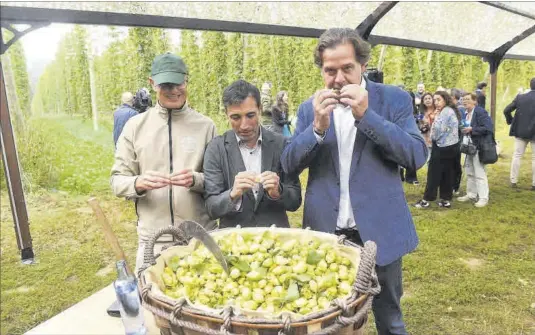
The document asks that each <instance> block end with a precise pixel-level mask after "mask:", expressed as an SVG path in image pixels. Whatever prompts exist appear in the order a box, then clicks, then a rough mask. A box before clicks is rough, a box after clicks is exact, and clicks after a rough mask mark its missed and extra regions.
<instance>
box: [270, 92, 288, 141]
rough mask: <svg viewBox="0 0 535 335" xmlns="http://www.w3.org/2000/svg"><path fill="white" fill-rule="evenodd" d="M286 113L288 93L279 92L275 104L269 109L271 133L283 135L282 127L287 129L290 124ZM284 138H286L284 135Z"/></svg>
mask: <svg viewBox="0 0 535 335" xmlns="http://www.w3.org/2000/svg"><path fill="white" fill-rule="evenodd" d="M288 113H289V109H288V92H286V91H280V92H279V93H277V98H276V101H275V104H274V105H273V106H272V107H271V116H272V126H271V131H273V132H275V133H277V134H283V130H284V127H285V126H286V127H288V125H289V124H290V122H289V121H288ZM283 135H284V134H283ZM285 137H288V136H286V135H285Z"/></svg>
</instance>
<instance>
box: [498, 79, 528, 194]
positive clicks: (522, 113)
mask: <svg viewBox="0 0 535 335" xmlns="http://www.w3.org/2000/svg"><path fill="white" fill-rule="evenodd" d="M529 86H530V91H528V92H527V93H523V94H519V95H517V96H516V97H515V99H514V100H513V102H511V103H510V104H509V105H507V107H505V109H504V110H503V113H504V115H505V120H506V121H507V124H509V125H511V128H510V130H509V136H513V137H514V138H515V149H514V154H513V160H512V161H511V175H510V178H511V187H513V188H516V187H517V185H516V184H517V182H518V172H519V170H520V159H521V158H522V156H523V155H524V152H525V151H526V147H527V146H528V143H531V170H532V178H533V179H532V184H531V190H532V191H535V77H534V78H532V79H531V81H530V83H529ZM515 110H516V112H515V116H514V117H513V116H511V114H512V113H513V111H515Z"/></svg>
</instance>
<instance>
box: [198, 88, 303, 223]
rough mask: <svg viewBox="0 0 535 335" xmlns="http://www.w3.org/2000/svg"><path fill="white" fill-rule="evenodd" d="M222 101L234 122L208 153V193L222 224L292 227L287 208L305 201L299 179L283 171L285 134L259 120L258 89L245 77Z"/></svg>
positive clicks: (208, 202) (209, 207)
mask: <svg viewBox="0 0 535 335" xmlns="http://www.w3.org/2000/svg"><path fill="white" fill-rule="evenodd" d="M223 105H224V106H225V111H226V114H227V118H228V120H229V122H230V125H231V126H232V129H231V130H228V131H227V132H225V133H224V134H223V135H221V136H218V137H216V138H214V139H213V140H212V141H211V142H210V144H208V147H207V148H206V153H205V154H204V166H203V170H204V189H205V190H204V198H205V201H206V208H207V210H208V213H209V214H210V217H211V218H212V219H219V228H228V227H235V226H236V225H241V226H242V227H269V226H271V225H277V226H278V227H287V228H288V227H290V223H289V221H288V216H287V215H286V211H291V212H294V211H296V210H297V209H298V208H299V206H301V183H300V181H299V177H298V176H296V175H294V176H293V177H291V176H289V175H287V174H285V173H284V172H283V171H282V167H281V163H280V156H281V154H282V151H283V150H284V147H285V145H286V140H285V139H284V137H282V136H281V135H280V134H277V133H274V132H271V131H267V130H266V129H265V128H264V127H262V126H261V125H260V108H261V107H260V92H259V91H258V88H256V87H255V86H254V85H252V84H250V83H248V82H246V81H245V80H238V81H235V82H234V83H232V84H230V85H229V86H228V87H227V88H225V91H224V92H223Z"/></svg>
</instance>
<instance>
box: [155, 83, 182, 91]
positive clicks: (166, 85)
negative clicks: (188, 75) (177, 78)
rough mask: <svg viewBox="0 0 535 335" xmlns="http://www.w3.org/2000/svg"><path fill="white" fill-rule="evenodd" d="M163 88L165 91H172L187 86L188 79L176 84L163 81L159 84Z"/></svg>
mask: <svg viewBox="0 0 535 335" xmlns="http://www.w3.org/2000/svg"><path fill="white" fill-rule="evenodd" d="M158 86H159V87H160V88H161V89H162V90H165V91H172V90H174V89H175V88H184V86H186V81H184V82H183V83H182V84H174V83H161V84H160V85H158Z"/></svg>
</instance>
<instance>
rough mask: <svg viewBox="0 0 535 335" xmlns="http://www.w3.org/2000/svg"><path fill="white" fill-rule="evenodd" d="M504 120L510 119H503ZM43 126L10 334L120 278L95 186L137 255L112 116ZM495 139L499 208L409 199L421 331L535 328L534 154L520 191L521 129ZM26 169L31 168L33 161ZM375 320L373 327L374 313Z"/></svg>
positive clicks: (10, 271) (5, 219) (409, 288)
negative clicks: (104, 122) (41, 177)
mask: <svg viewBox="0 0 535 335" xmlns="http://www.w3.org/2000/svg"><path fill="white" fill-rule="evenodd" d="M498 110H501V109H498ZM498 124H501V125H503V124H504V122H503V117H501V118H499V120H498ZM33 125H34V126H35V125H39V130H40V131H41V134H42V136H45V137H46V138H45V139H44V141H43V142H42V143H46V144H47V145H48V146H47V147H45V146H44V144H43V148H40V147H37V148H36V149H35V150H37V151H39V150H41V151H44V152H51V153H53V155H51V156H50V157H49V158H48V161H47V162H48V163H49V164H51V165H53V166H56V167H58V168H59V170H58V172H57V173H56V174H55V184H54V185H55V186H54V188H53V189H47V190H44V189H42V188H39V187H37V186H35V185H34V187H32V188H31V189H32V191H31V192H30V193H28V194H27V195H26V200H27V206H28V210H29V216H30V220H31V233H32V237H33V246H34V251H35V253H36V256H37V264H36V265H32V266H23V265H21V264H20V258H19V257H20V256H19V252H18V249H17V244H16V241H15V237H14V230H13V221H12V217H11V212H10V208H9V201H8V198H7V194H6V191H5V185H4V186H2V187H3V188H2V194H1V240H0V241H1V244H0V246H1V250H0V252H1V277H0V279H1V333H2V334H21V333H23V332H25V331H27V330H29V329H31V328H33V327H34V326H36V325H38V324H39V323H41V322H43V321H44V320H46V319H48V318H50V317H52V316H54V315H56V314H57V313H59V312H61V311H62V310H64V309H66V308H68V307H69V306H71V305H73V304H75V303H76V302H78V301H80V300H82V299H84V298H86V297H88V296H90V295H91V294H93V293H94V292H96V291H98V290H100V289H101V288H103V287H104V286H106V285H107V284H109V283H111V281H112V280H113V279H114V278H115V271H114V259H113V254H112V252H111V250H110V248H109V247H108V246H107V244H106V242H105V241H104V238H103V235H102V233H101V231H100V226H99V225H98V223H96V222H95V219H94V216H93V214H92V211H91V209H90V208H89V206H88V205H87V199H88V198H89V197H90V196H97V197H98V198H99V199H100V200H101V205H102V207H103V209H104V211H105V213H106V214H107V216H108V218H109V219H110V221H111V222H112V225H113V227H114V231H115V232H116V234H117V236H118V238H119V240H120V243H121V245H122V247H123V249H124V250H125V253H126V254H127V255H128V258H129V261H130V262H133V260H134V257H135V250H136V240H137V238H136V231H135V212H134V208H133V205H132V203H130V202H127V201H125V200H121V199H117V198H115V197H114V196H113V195H112V194H111V191H110V190H109V187H108V180H109V179H108V177H109V171H110V168H111V165H112V162H113V142H112V136H111V129H110V127H109V125H108V126H105V127H103V129H102V130H101V131H100V132H99V133H97V134H95V133H94V132H93V131H92V128H91V122H90V121H82V120H80V119H77V118H69V117H54V118H41V119H37V120H34V123H33ZM497 139H498V140H500V141H501V146H502V152H503V158H501V159H500V160H499V162H498V163H497V164H495V165H492V166H489V167H488V174H489V184H490V203H489V206H487V207H485V208H483V209H476V208H474V207H473V206H471V205H470V204H459V203H456V202H454V204H453V208H452V209H450V210H445V209H439V208H438V207H437V206H436V205H435V204H432V206H433V208H431V209H428V210H416V209H414V208H413V209H411V210H412V213H413V215H414V219H415V223H416V227H417V230H418V234H419V237H420V245H419V247H418V249H417V250H416V251H415V252H414V253H412V254H410V255H408V256H406V257H405V258H404V262H403V270H404V288H405V295H404V297H403V299H402V304H403V310H404V314H405V321H406V323H407V327H408V330H409V332H410V333H411V334H425V335H427V334H482V335H483V334H496V335H502V334H534V333H535V292H534V289H533V288H534V287H535V243H534V241H535V192H532V191H529V185H530V175H529V174H530V171H531V170H530V166H529V162H528V157H529V156H528V155H529V154H530V152H527V153H526V156H525V157H524V161H523V165H522V168H521V179H520V182H519V186H520V187H519V189H516V190H513V189H511V188H509V186H508V185H509V182H508V180H509V178H508V176H509V164H510V157H511V152H512V139H511V138H509V137H508V136H507V132H506V129H505V127H504V126H501V127H500V129H499V131H498V134H497ZM28 145H30V144H28ZM47 148H48V149H47ZM50 148H54V150H50ZM45 149H46V150H50V151H46V150H45ZM34 154H35V153H34ZM48 163H47V164H48ZM23 168H24V169H25V171H28V170H30V171H29V172H27V173H31V168H28V167H26V166H23ZM425 175H426V168H423V169H421V170H420V171H419V172H418V176H419V179H420V181H421V182H422V185H421V186H419V187H416V186H409V185H407V186H406V195H407V200H408V201H409V202H410V203H411V204H412V203H414V202H416V201H417V200H419V199H420V197H421V196H422V194H423V190H424V184H425ZM304 177H305V176H303V182H305V179H304ZM1 182H2V183H4V180H2V181H1ZM303 186H304V184H303ZM464 187H465V183H464V182H463V187H462V189H463V190H464ZM385 206H388V204H385ZM301 215H302V213H301V210H300V211H298V212H296V213H291V215H290V216H291V220H292V223H293V225H298V224H300V220H301ZM368 330H369V332H368V333H370V334H373V333H374V332H375V330H374V327H373V326H372V324H371V323H370V324H369V326H368Z"/></svg>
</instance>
